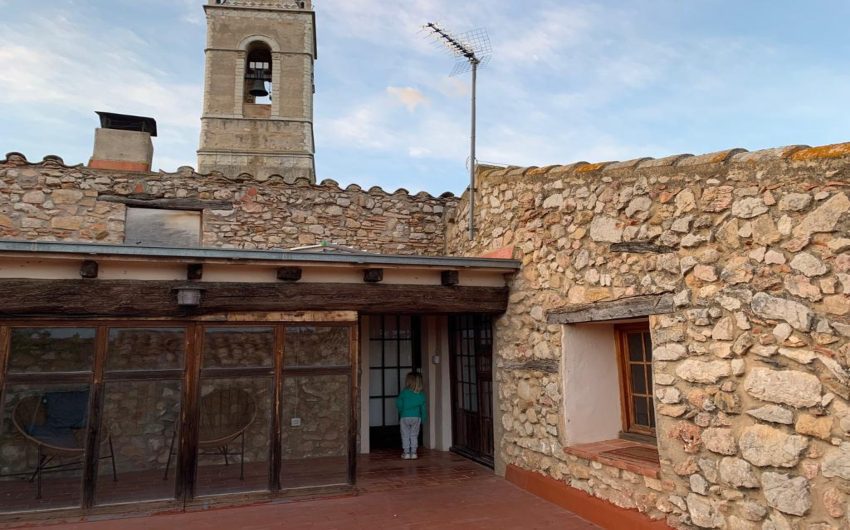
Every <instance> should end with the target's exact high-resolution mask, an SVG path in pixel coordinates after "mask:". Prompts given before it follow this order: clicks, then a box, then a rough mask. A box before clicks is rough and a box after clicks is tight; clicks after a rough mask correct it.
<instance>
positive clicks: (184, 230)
mask: <svg viewBox="0 0 850 530" xmlns="http://www.w3.org/2000/svg"><path fill="white" fill-rule="evenodd" d="M126 221H127V222H126V224H125V229H124V230H125V232H124V243H126V244H128V245H138V246H144V247H197V246H200V244H201V212H195V211H187V210H159V209H155V208H133V207H131V206H128V207H127V216H126Z"/></svg>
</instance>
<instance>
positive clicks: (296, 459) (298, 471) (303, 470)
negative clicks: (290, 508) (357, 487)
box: [280, 375, 351, 488]
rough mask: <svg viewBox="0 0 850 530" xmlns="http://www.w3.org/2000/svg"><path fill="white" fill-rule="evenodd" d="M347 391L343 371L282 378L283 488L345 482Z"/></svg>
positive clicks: (346, 377)
mask: <svg viewBox="0 0 850 530" xmlns="http://www.w3.org/2000/svg"><path fill="white" fill-rule="evenodd" d="M350 394H351V389H350V386H349V383H348V376H347V375H323V376H310V377H287V378H286V379H284V383H283V420H282V425H283V448H282V454H283V466H282V469H281V477H280V478H281V486H282V487H283V488H297V487H303V486H324V485H329V484H345V483H347V482H348V416H349V396H350ZM293 420H295V421H293Z"/></svg>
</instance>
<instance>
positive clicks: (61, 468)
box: [0, 327, 96, 512]
mask: <svg viewBox="0 0 850 530" xmlns="http://www.w3.org/2000/svg"><path fill="white" fill-rule="evenodd" d="M5 335H6V338H7V340H8V343H7V344H8V346H7V347H8V361H7V365H8V366H7V372H6V375H5V381H4V382H5V388H4V389H3V390H4V391H3V393H2V395H3V407H2V430H0V512H19V511H32V510H44V509H54V508H73V507H80V506H81V505H82V503H83V475H84V466H85V461H86V458H85V456H86V448H87V442H88V436H87V434H88V425H89V417H90V408H91V407H90V401H91V383H92V375H93V366H94V359H95V350H96V341H95V336H96V329H95V328H93V327H15V328H7V331H6V333H5Z"/></svg>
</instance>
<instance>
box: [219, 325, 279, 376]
mask: <svg viewBox="0 0 850 530" xmlns="http://www.w3.org/2000/svg"><path fill="white" fill-rule="evenodd" d="M203 361H204V364H203V366H204V368H236V367H240V368H248V367H271V366H272V365H273V364H274V330H273V329H272V328H252V327H232V328H207V329H206V330H205V331H204V357H203Z"/></svg>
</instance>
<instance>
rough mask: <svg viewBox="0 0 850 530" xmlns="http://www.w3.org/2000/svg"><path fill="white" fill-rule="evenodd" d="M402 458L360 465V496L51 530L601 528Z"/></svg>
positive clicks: (436, 457) (437, 456) (441, 467)
mask: <svg viewBox="0 0 850 530" xmlns="http://www.w3.org/2000/svg"><path fill="white" fill-rule="evenodd" d="M423 453H424V454H422V457H420V459H419V460H415V461H406V460H401V459H400V458H399V456H398V454H397V453H396V452H392V453H379V454H373V455H369V456H368V457H363V458H361V459H360V460H359V461H358V466H359V467H358V477H359V478H358V486H359V490H360V494H359V495H357V496H348V497H337V498H328V499H320V500H305V501H297V502H288V503H277V504H263V505H255V506H248V507H240V508H222V509H216V510H209V511H204V512H194V513H183V514H173V515H158V516H153V517H142V518H135V519H120V520H109V521H93V522H86V523H76V524H66V525H52V526H49V527H45V528H49V529H51V530H72V529H73V530H112V529H115V530H119V529H120V530H172V529H175V528H179V529H180V530H206V529H216V530H217V529H240V530H260V529H267V528H286V529H293V530H295V529H297V530H302V529H304V530H330V529H346V530H347V529H364V530H365V529H369V530H390V529H411V530H414V529H423V530H424V529H442V528H457V529H464V530H471V529H488V530H491V529H512V528H517V529H520V528H521V529H529V530H530V529H555V528H557V529H569V530H573V529H575V530H585V529H587V530H589V529H595V528H597V527H596V526H594V525H592V524H590V523H588V522H587V521H585V520H583V519H580V518H579V517H578V516H576V515H574V514H572V513H570V512H568V511H566V510H564V509H562V508H559V507H558V506H555V505H553V504H550V503H548V502H546V501H544V500H542V499H540V498H538V497H535V496H534V495H531V494H530V493H526V492H525V491H523V490H521V489H519V488H517V487H516V486H514V485H513V484H510V483H509V482H506V481H505V480H504V479H502V478H500V477H497V476H495V475H494V474H493V472H492V471H491V470H489V469H487V468H484V467H482V466H479V465H478V464H475V463H473V462H470V461H468V460H466V459H464V458H461V457H459V456H456V455H453V454H450V453H441V452H423Z"/></svg>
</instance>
